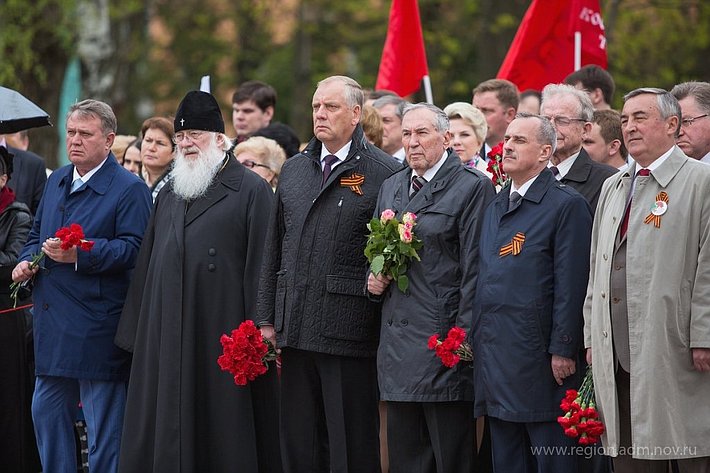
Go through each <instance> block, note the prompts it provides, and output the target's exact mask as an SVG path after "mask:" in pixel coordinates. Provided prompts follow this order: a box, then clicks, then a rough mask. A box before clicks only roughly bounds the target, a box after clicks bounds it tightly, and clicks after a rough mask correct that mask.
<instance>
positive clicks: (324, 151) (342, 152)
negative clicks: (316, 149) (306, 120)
mask: <svg viewBox="0 0 710 473" xmlns="http://www.w3.org/2000/svg"><path fill="white" fill-rule="evenodd" d="M352 143H353V142H352V140H350V141H348V142H347V143H345V146H343V147H342V148H340V149H339V150H338V151H336V152H335V153H331V152H330V151H328V148H326V147H325V145H323V146H321V147H320V162H321V163H323V160H324V159H325V157H326V156H328V155H331V154H332V155H333V156H335V157H336V158H338V161H339V162H342V161H345V158H347V157H348V153H349V152H350V145H352Z"/></svg>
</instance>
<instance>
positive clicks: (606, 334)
mask: <svg viewBox="0 0 710 473" xmlns="http://www.w3.org/2000/svg"><path fill="white" fill-rule="evenodd" d="M602 335H604V338H606V337H608V336H609V333H608V332H607V331H606V330H603V331H602Z"/></svg>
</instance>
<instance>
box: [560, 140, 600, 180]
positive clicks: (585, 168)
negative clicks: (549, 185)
mask: <svg viewBox="0 0 710 473" xmlns="http://www.w3.org/2000/svg"><path fill="white" fill-rule="evenodd" d="M591 172H592V158H590V157H589V155H588V154H587V152H586V151H585V150H584V148H582V149H581V151H580V152H579V156H577V159H575V160H574V163H573V164H572V167H571V168H570V169H569V171H568V172H567V174H565V177H564V178H562V179H561V181H562V182H566V181H572V182H579V183H582V182H587V179H589V173H591Z"/></svg>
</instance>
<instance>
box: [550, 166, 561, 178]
mask: <svg viewBox="0 0 710 473" xmlns="http://www.w3.org/2000/svg"><path fill="white" fill-rule="evenodd" d="M550 171H552V175H553V176H555V179H559V176H560V170H559V169H557V166H550Z"/></svg>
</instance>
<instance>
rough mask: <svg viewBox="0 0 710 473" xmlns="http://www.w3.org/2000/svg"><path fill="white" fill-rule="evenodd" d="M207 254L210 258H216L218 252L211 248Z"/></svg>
mask: <svg viewBox="0 0 710 473" xmlns="http://www.w3.org/2000/svg"><path fill="white" fill-rule="evenodd" d="M207 254H208V255H210V256H214V255H216V254H217V250H215V249H214V248H210V249H209V250H207Z"/></svg>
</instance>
